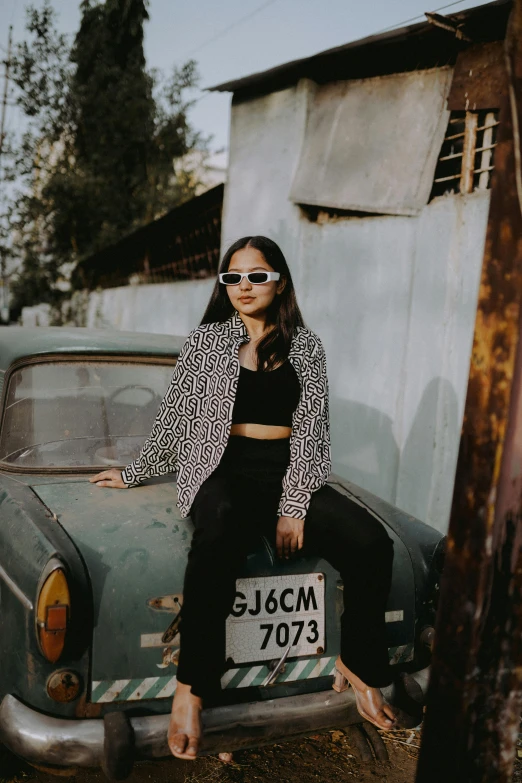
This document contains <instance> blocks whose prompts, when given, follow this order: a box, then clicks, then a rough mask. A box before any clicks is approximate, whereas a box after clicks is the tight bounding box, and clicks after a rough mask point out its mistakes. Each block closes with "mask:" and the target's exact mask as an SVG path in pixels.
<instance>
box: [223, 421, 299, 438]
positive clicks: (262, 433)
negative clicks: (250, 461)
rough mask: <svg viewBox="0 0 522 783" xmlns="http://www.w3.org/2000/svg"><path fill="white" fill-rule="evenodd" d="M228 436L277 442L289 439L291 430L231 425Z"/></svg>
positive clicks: (252, 425) (263, 426) (276, 427)
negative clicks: (280, 439) (281, 439)
mask: <svg viewBox="0 0 522 783" xmlns="http://www.w3.org/2000/svg"><path fill="white" fill-rule="evenodd" d="M230 434H231V435H242V436H243V437H244V438H258V439H259V440H278V439H279V438H289V437H290V435H291V434H292V428H291V427H279V426H277V425H271V424H233V425H232V427H231V428H230Z"/></svg>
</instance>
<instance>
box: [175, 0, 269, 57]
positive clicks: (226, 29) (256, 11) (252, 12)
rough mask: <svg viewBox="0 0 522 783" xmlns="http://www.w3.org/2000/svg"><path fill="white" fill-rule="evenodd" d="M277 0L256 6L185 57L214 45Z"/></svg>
mask: <svg viewBox="0 0 522 783" xmlns="http://www.w3.org/2000/svg"><path fill="white" fill-rule="evenodd" d="M277 2H278V0H268V2H266V3H263V4H262V5H260V6H258V7H257V8H254V10H253V11H251V12H250V13H249V14H246V15H245V16H241V17H240V18H239V19H237V20H236V21H235V22H233V23H232V24H229V25H228V27H224V28H223V30H220V31H219V32H218V33H216V34H215V35H213V36H212V37H211V38H207V40H206V41H203V43H201V44H199V46H196V48H195V49H192V51H190V52H189V53H188V54H186V55H185V57H192V55H193V54H196V52H199V51H201V49H203V48H204V47H205V46H208V45H209V44H211V43H214V41H217V40H218V39H219V38H222V37H223V36H224V35H226V34H227V33H228V32H230V30H233V29H234V27H237V26H238V25H240V24H243V22H246V21H247V20H248V19H252V17H253V16H255V15H256V14H259V13H260V12H261V11H264V9H265V8H268V6H269V5H273V4H274V3H277Z"/></svg>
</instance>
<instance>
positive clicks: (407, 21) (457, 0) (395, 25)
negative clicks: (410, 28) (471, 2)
mask: <svg viewBox="0 0 522 783" xmlns="http://www.w3.org/2000/svg"><path fill="white" fill-rule="evenodd" d="M465 2H466V0H456V2H455V3H448V4H447V5H441V7H440V8H435V9H434V10H433V11H431V13H432V14H436V13H437V12H438V11H444V9H445V8H451V7H452V6H454V5H462V3H465ZM418 19H424V14H418V16H412V17H411V19H404V20H403V21H402V22H397V24H392V26H391V27H385V28H384V29H383V30H378V31H377V32H376V33H374V35H380V34H381V33H387V32H388V31H389V30H395V28H396V27H401V26H402V25H403V24H408V23H409V22H416V21H417V20H418Z"/></svg>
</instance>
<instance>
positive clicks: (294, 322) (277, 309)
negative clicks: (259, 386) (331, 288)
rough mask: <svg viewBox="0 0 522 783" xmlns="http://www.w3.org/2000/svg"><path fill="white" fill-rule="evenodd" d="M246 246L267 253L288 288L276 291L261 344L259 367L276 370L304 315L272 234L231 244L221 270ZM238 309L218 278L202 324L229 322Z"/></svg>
mask: <svg viewBox="0 0 522 783" xmlns="http://www.w3.org/2000/svg"><path fill="white" fill-rule="evenodd" d="M245 247H253V248H255V250H259V252H260V253H262V255H263V256H264V259H265V261H266V262H267V264H270V266H271V267H272V269H273V270H274V271H275V272H280V274H281V278H280V279H281V280H282V279H284V280H285V287H284V289H283V291H282V292H281V293H280V294H276V296H275V297H274V300H273V302H272V304H271V305H270V307H269V308H268V310H267V313H266V324H267V326H273V328H272V329H270V330H269V331H268V334H266V335H265V336H264V337H263V339H262V340H261V341H260V343H259V345H258V346H257V366H258V368H259V369H261V370H266V371H268V370H272V369H273V368H274V367H277V366H278V365H279V364H281V363H282V362H284V361H285V359H287V358H288V354H289V352H290V345H291V343H292V338H293V336H294V332H295V330H296V328H297V327H298V326H304V321H303V316H302V315H301V311H300V309H299V305H298V304H297V299H296V296H295V289H294V284H293V282H292V275H291V274H290V270H289V268H288V264H287V263H286V259H285V257H284V255H283V252H282V250H281V248H280V247H279V245H276V243H275V242H273V241H272V240H271V239H268V237H262V236H256V237H242V239H238V240H237V241H236V242H234V244H233V245H231V246H230V247H229V248H228V250H227V252H226V253H225V255H224V256H223V260H222V261H221V265H220V267H219V272H226V271H228V267H229V266H230V260H231V258H232V256H233V255H234V253H236V252H237V251H238V250H243V248H245ZM233 312H234V306H233V304H232V302H231V301H230V299H229V297H228V294H227V291H226V285H224V284H223V283H220V282H219V279H218V280H216V285H215V286H214V290H213V291H212V295H211V297H210V301H209V303H208V305H207V309H206V310H205V314H204V316H203V319H202V321H201V324H211V323H217V322H221V321H226V320H227V319H228V318H230V316H231V315H232V313H233Z"/></svg>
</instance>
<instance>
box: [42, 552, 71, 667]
mask: <svg viewBox="0 0 522 783" xmlns="http://www.w3.org/2000/svg"><path fill="white" fill-rule="evenodd" d="M51 567H52V571H51V572H50V574H49V575H48V576H47V577H46V578H45V581H44V582H43V584H42V587H41V589H40V593H39V595H38V602H37V608H36V625H37V633H38V641H39V644H40V650H41V651H42V653H43V655H44V656H45V657H46V658H47V660H48V661H50V663H56V661H57V660H58V659H59V657H60V655H61V654H62V652H63V648H64V645H65V635H66V633H67V624H68V622H69V617H70V613H71V597H70V593H69V586H68V584H67V579H66V577H65V574H64V572H63V569H62V568H60V567H59V566H56V567H53V566H51Z"/></svg>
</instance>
